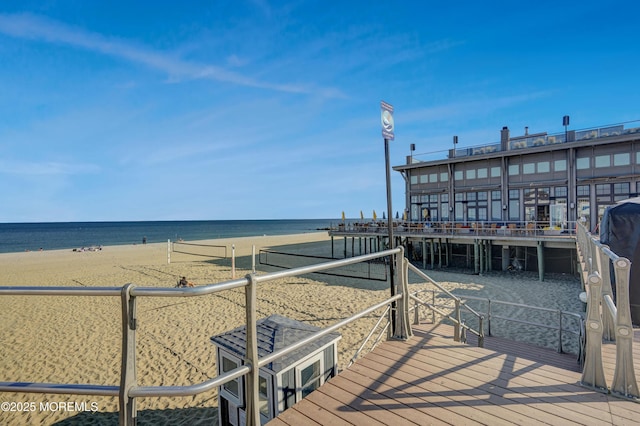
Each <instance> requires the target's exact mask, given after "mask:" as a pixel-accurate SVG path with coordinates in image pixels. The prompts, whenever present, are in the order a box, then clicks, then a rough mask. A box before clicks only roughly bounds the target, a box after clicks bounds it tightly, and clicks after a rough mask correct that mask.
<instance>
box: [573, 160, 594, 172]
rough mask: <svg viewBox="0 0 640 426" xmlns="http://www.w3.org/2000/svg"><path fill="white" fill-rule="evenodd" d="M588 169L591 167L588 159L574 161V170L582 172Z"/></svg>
mask: <svg viewBox="0 0 640 426" xmlns="http://www.w3.org/2000/svg"><path fill="white" fill-rule="evenodd" d="M589 167H591V166H590V164H589V157H585V158H577V159H576V169H578V170H584V169H588V168H589Z"/></svg>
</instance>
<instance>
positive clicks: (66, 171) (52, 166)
mask: <svg viewBox="0 0 640 426" xmlns="http://www.w3.org/2000/svg"><path fill="white" fill-rule="evenodd" d="M99 171H100V167H99V166H97V165H95V164H82V163H80V164H75V163H61V162H55V161H45V162H21V161H13V162H6V161H0V173H5V174H10V175H25V176H56V175H77V174H88V173H98V172H99Z"/></svg>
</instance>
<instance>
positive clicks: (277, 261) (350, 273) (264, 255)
mask: <svg viewBox="0 0 640 426" xmlns="http://www.w3.org/2000/svg"><path fill="white" fill-rule="evenodd" d="M323 260H325V261H327V262H329V261H332V260H337V259H335V258H333V257H326V256H313V255H308V254H298V253H285V252H281V251H275V250H270V249H261V250H260V252H259V254H258V261H259V262H260V264H261V265H267V266H273V267H276V268H283V269H292V268H299V267H303V266H308V265H314V264H317V263H319V262H322V261H323ZM387 265H388V259H387V258H378V259H374V260H370V261H366V262H362V263H356V264H353V265H347V266H340V267H336V268H333V269H331V271H332V272H314V273H315V274H323V275H332V276H336V277H345V278H362V279H367V280H374V281H387V276H388V275H387V274H388V273H387V269H388V268H387Z"/></svg>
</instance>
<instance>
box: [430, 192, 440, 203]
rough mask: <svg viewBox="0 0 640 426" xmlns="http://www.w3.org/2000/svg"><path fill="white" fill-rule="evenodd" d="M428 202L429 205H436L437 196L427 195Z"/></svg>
mask: <svg viewBox="0 0 640 426" xmlns="http://www.w3.org/2000/svg"><path fill="white" fill-rule="evenodd" d="M429 202H430V203H431V204H434V203H435V204H437V203H438V194H435V195H433V194H432V195H429Z"/></svg>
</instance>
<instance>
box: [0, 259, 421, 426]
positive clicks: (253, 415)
mask: <svg viewBox="0 0 640 426" xmlns="http://www.w3.org/2000/svg"><path fill="white" fill-rule="evenodd" d="M387 256H396V258H397V261H398V263H399V265H403V264H405V265H406V264H408V262H406V261H404V249H403V247H398V248H395V249H390V250H384V251H380V252H377V253H370V254H366V255H362V256H357V257H351V258H346V259H340V260H334V261H330V262H324V263H320V264H315V265H309V266H303V267H299V268H293V269H289V270H285V271H278V272H273V273H269V274H265V275H260V276H258V275H255V274H251V275H248V276H246V277H245V278H241V279H236V280H231V281H226V282H222V283H217V284H208V285H204V286H200V287H194V288H154V287H135V286H133V285H132V284H127V285H125V286H124V287H94V288H75V287H74V288H72V287H0V295H50V296H119V297H120V298H121V305H122V329H123V333H122V334H123V338H122V364H121V381H120V385H119V386H112V385H107V386H105V385H95V384H55V383H22V382H0V392H26V393H57V394H78V395H103V396H119V400H120V424H122V425H129V424H134V423H135V417H136V411H135V404H134V399H135V398H139V397H152V396H155V397H159V396H190V395H196V394H199V393H202V392H206V391H209V390H211V389H214V388H216V387H218V386H221V385H223V384H224V383H227V382H229V381H231V380H235V379H237V378H239V377H241V376H245V375H246V376H247V386H246V388H245V389H246V391H247V424H248V425H258V424H260V418H259V412H258V408H257V402H258V396H257V392H258V389H257V375H258V368H259V367H261V366H264V365H267V364H269V363H270V362H272V361H273V360H275V359H277V358H279V357H281V356H283V355H286V354H288V353H290V352H292V351H295V350H296V349H298V348H300V347H302V346H304V345H306V344H308V343H310V342H312V341H314V340H316V339H318V338H320V337H322V336H325V335H327V334H329V333H331V332H334V331H335V330H337V329H338V328H340V327H343V326H345V325H347V324H349V323H351V322H353V321H355V320H357V319H359V318H362V317H364V316H365V315H368V314H369V313H371V312H374V311H375V310H377V309H380V308H381V307H384V306H389V305H390V304H391V303H392V302H394V301H398V300H400V301H401V300H402V299H403V298H408V287H407V280H406V276H407V274H406V273H403V269H402V268H401V267H399V268H397V269H396V273H397V274H398V276H399V278H400V280H398V281H397V282H398V284H400V285H401V291H400V293H399V294H395V295H393V296H391V297H389V298H387V299H386V300H384V301H382V302H379V303H377V304H375V305H373V306H370V307H368V308H366V309H364V310H362V311H360V312H358V313H356V314H354V315H352V316H350V317H348V318H346V319H344V320H342V321H339V322H338V323H336V324H333V325H331V326H329V327H326V328H324V329H322V330H319V331H317V332H315V333H313V334H311V335H309V336H307V337H306V338H304V339H302V340H300V341H298V342H296V343H295V344H292V345H289V346H288V347H286V348H283V349H281V350H278V351H276V352H273V353H271V354H269V355H267V356H264V357H262V358H258V356H257V336H256V333H255V329H256V319H255V312H256V309H255V305H256V295H255V293H256V292H255V287H256V286H257V285H258V284H259V283H264V282H268V281H271V280H275V279H279V278H286V277H292V276H297V275H303V274H309V273H312V272H319V271H322V270H326V269H331V268H335V267H340V266H345V265H351V264H356V263H360V262H365V261H368V260H372V259H375V258H380V257H387ZM240 287H244V288H245V293H246V301H247V305H246V315H247V324H246V326H247V359H246V362H247V364H245V365H242V366H239V367H238V368H236V369H233V370H231V371H228V372H226V373H224V374H221V375H219V376H217V377H215V378H213V379H210V380H206V381H204V382H202V383H197V384H192V385H187V386H137V385H136V361H135V352H136V351H135V330H136V328H137V326H138V325H137V318H136V298H137V297H195V296H203V295H209V294H213V293H217V292H221V291H225V290H231V289H235V288H240ZM399 287H400V286H399ZM405 307H408V305H407V304H406V303H399V304H398V307H397V308H396V309H395V310H394V311H393V312H392V311H389V309H387V312H390V313H391V314H392V315H396V321H397V330H400V331H394V336H393V337H394V338H398V339H406V338H407V337H408V336H410V335H411V327H410V324H408V321H407V319H408V314H407V312H405V311H406V310H407V309H406V308H405ZM251 347H253V348H254V349H256V350H252V349H251ZM252 352H253V353H252ZM256 367H258V368H256Z"/></svg>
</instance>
